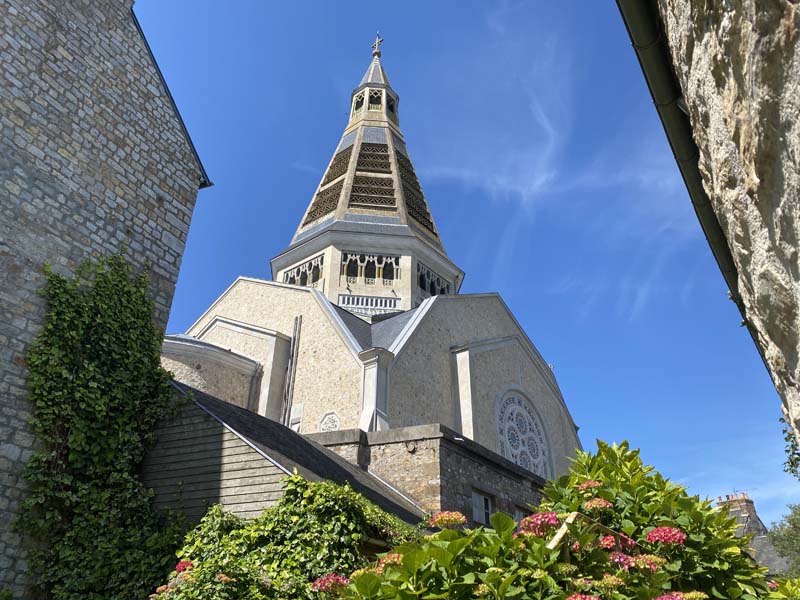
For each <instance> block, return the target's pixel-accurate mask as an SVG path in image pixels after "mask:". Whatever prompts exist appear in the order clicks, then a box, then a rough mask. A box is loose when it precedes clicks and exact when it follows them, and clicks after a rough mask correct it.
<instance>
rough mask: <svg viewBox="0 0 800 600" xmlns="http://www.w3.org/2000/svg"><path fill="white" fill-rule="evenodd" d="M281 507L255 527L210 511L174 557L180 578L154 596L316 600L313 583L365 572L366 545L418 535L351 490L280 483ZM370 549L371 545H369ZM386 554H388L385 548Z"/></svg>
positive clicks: (296, 480) (293, 480) (302, 481)
mask: <svg viewBox="0 0 800 600" xmlns="http://www.w3.org/2000/svg"><path fill="white" fill-rule="evenodd" d="M284 486H285V492H284V495H283V497H282V498H281V500H280V502H279V503H278V504H277V505H276V506H274V507H271V508H268V509H267V510H265V511H264V512H263V513H262V514H261V515H260V516H259V517H258V518H256V519H242V518H240V517H237V516H235V515H232V514H230V513H227V512H225V511H224V510H223V509H222V508H221V507H220V506H218V505H217V506H213V507H211V508H210V509H209V511H208V512H207V513H206V515H205V516H204V517H203V519H202V521H201V522H200V524H199V525H198V526H197V527H196V528H195V529H194V530H192V531H191V532H189V534H188V535H187V536H186V540H185V544H184V546H183V548H181V549H180V550H179V551H178V557H179V558H180V559H181V563H179V565H178V566H177V569H178V570H179V571H180V572H173V573H172V574H171V576H170V578H169V582H168V583H166V584H164V585H162V586H161V587H159V588H158V589H157V591H156V594H154V596H155V597H156V598H159V597H163V598H164V600H167V599H168V600H225V599H231V600H233V599H247V600H265V599H275V600H278V599H280V600H296V599H311V598H318V594H315V593H314V592H312V590H311V582H312V581H314V580H315V579H316V578H318V577H321V576H323V575H325V574H327V573H330V572H333V571H339V572H350V571H352V570H353V569H356V568H359V567H362V566H365V565H366V564H367V563H368V561H369V558H368V556H367V554H366V552H365V544H366V543H367V542H368V540H380V541H381V542H383V543H384V544H386V545H391V544H399V543H404V542H408V541H411V540H412V539H415V538H416V537H417V535H418V533H417V531H416V530H415V529H414V528H413V527H410V526H409V525H407V524H405V523H404V522H403V521H401V520H400V519H398V518H397V517H395V516H393V515H390V514H388V513H386V512H384V511H383V510H381V509H380V508H378V507H377V506H375V505H374V504H372V503H371V502H369V501H368V500H367V499H366V498H364V497H363V496H361V495H360V494H358V493H357V492H355V491H354V490H353V489H352V488H351V487H349V486H339V485H336V484H334V483H330V482H319V483H312V482H309V481H307V480H305V479H303V478H302V477H300V476H299V475H294V476H292V477H288V478H287V479H285V480H284ZM373 543H374V542H373ZM387 547H388V546H387Z"/></svg>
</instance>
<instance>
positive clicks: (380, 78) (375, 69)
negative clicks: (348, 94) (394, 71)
mask: <svg viewBox="0 0 800 600" xmlns="http://www.w3.org/2000/svg"><path fill="white" fill-rule="evenodd" d="M368 83H374V84H377V85H386V86H388V85H390V84H389V78H388V77H387V76H386V71H384V70H383V65H382V64H381V59H380V56H376V57H375V58H373V59H372V62H371V63H370V64H369V66H368V67H367V72H366V73H364V77H362V78H361V82H360V83H359V84H358V86H359V87H361V86H362V85H366V84H368Z"/></svg>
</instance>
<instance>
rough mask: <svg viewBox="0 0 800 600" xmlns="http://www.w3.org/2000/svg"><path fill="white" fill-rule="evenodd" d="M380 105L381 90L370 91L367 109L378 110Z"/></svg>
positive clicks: (381, 100) (381, 101) (381, 102)
mask: <svg viewBox="0 0 800 600" xmlns="http://www.w3.org/2000/svg"><path fill="white" fill-rule="evenodd" d="M382 104H383V92H382V91H381V90H370V92H369V109H370V110H380V109H381V105H382Z"/></svg>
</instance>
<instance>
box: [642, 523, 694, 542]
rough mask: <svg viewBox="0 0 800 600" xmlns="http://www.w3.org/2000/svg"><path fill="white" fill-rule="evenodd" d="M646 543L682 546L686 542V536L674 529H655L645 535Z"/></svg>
mask: <svg viewBox="0 0 800 600" xmlns="http://www.w3.org/2000/svg"><path fill="white" fill-rule="evenodd" d="M647 541H648V542H650V543H653V542H661V543H662V544H673V545H676V546H682V545H683V542H685V541H686V534H685V533H683V532H682V531H681V530H680V529H677V528H675V527H656V528H655V529H653V530H652V531H650V532H649V533H648V534H647Z"/></svg>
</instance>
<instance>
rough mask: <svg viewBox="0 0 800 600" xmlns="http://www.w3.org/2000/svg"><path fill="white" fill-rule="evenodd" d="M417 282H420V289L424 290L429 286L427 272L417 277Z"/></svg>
mask: <svg viewBox="0 0 800 600" xmlns="http://www.w3.org/2000/svg"><path fill="white" fill-rule="evenodd" d="M417 283H418V284H419V287H420V289H422V290H424V289H427V287H428V282H427V281H425V273H420V274H419V277H418V278H417Z"/></svg>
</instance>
